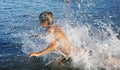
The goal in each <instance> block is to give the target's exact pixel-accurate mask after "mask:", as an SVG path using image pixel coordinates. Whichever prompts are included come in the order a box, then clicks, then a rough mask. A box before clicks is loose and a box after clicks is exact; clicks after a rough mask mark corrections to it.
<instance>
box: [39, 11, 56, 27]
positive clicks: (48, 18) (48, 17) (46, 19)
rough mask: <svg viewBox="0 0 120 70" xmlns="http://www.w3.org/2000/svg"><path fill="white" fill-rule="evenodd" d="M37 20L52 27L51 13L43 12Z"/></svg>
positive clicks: (52, 18)
mask: <svg viewBox="0 0 120 70" xmlns="http://www.w3.org/2000/svg"><path fill="white" fill-rule="evenodd" d="M39 20H40V21H41V22H47V23H48V25H52V24H53V20H54V17H53V13H52V12H49V11H44V12H42V13H41V14H40V15H39Z"/></svg>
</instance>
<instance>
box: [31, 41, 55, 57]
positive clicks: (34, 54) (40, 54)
mask: <svg viewBox="0 0 120 70" xmlns="http://www.w3.org/2000/svg"><path fill="white" fill-rule="evenodd" d="M55 49H56V41H53V42H52V43H51V44H50V45H49V46H48V47H47V48H46V49H44V50H42V51H40V52H32V53H30V54H29V57H32V56H42V55H44V54H47V53H50V52H51V51H53V50H55Z"/></svg>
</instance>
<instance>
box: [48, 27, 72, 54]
mask: <svg viewBox="0 0 120 70" xmlns="http://www.w3.org/2000/svg"><path fill="white" fill-rule="evenodd" d="M47 33H48V34H51V33H52V34H53V35H54V38H55V41H56V49H57V50H58V51H59V52H60V53H61V54H62V55H63V56H68V55H69V54H70V53H71V46H72V43H70V42H69V41H68V39H67V37H66V35H65V33H64V32H63V31H62V29H61V28H60V27H58V26H51V27H50V28H49V29H48V31H47Z"/></svg>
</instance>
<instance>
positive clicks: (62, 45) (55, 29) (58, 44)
mask: <svg viewBox="0 0 120 70" xmlns="http://www.w3.org/2000/svg"><path fill="white" fill-rule="evenodd" d="M39 19H40V25H41V26H42V27H44V28H46V29H47V34H51V35H53V36H54V39H53V40H52V42H51V44H50V45H49V46H48V47H47V48H46V49H44V50H42V51H40V52H32V53H30V54H29V57H32V56H42V55H44V54H47V53H50V52H51V51H53V50H57V51H58V52H59V53H60V54H61V55H62V58H61V60H60V61H64V60H66V59H67V58H69V57H70V54H71V53H72V51H74V50H77V51H83V50H82V49H80V48H79V49H78V48H77V47H76V48H75V47H74V48H73V44H72V43H71V42H70V41H69V40H68V38H67V37H66V35H65V33H64V32H63V31H62V29H61V28H60V27H59V26H57V25H53V20H54V17H53V14H52V13H51V12H48V11H45V12H42V13H41V14H40V16H39Z"/></svg>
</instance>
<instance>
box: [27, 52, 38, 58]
mask: <svg viewBox="0 0 120 70" xmlns="http://www.w3.org/2000/svg"><path fill="white" fill-rule="evenodd" d="M33 56H38V55H37V53H36V52H31V53H30V54H29V57H33Z"/></svg>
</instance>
